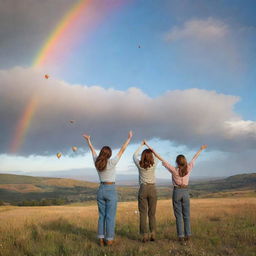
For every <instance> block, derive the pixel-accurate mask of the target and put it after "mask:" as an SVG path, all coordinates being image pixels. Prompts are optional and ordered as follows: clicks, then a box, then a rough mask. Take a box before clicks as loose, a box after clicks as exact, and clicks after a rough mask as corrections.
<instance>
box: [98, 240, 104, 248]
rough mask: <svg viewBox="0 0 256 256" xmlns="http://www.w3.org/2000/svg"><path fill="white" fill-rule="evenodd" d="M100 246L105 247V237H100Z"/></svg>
mask: <svg viewBox="0 0 256 256" xmlns="http://www.w3.org/2000/svg"><path fill="white" fill-rule="evenodd" d="M99 246H100V247H103V246H104V239H103V238H100V239H99Z"/></svg>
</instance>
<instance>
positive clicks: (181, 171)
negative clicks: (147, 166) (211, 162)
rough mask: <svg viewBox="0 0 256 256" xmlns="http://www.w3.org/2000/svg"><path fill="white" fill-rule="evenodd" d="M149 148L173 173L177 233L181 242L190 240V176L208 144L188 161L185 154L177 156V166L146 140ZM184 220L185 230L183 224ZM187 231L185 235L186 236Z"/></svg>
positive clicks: (173, 200)
mask: <svg viewBox="0 0 256 256" xmlns="http://www.w3.org/2000/svg"><path fill="white" fill-rule="evenodd" d="M145 144H146V145H147V146H148V148H149V149H151V150H152V152H153V154H154V155H155V156H156V157H157V158H158V159H159V160H160V161H162V164H163V166H164V167H165V168H166V169H167V170H168V171H169V172H170V173H171V174H172V183H173V194H172V203H173V210H174V215H175V218H176V229H177V235H178V239H179V241H180V242H183V241H189V239H190V236H191V228H190V200H189V190H188V183H189V176H190V173H191V171H192V169H193V167H194V165H195V160H196V159H197V158H198V156H199V155H200V153H201V152H202V151H203V150H204V149H206V148H207V145H203V146H201V147H200V149H199V150H198V152H197V153H196V154H195V155H194V157H193V158H192V160H191V161H190V162H189V163H187V160H186V158H185V156H184V155H178V156H177V157H176V167H174V166H172V165H170V164H169V163H168V162H167V161H165V160H164V159H163V158H162V157H161V156H160V155H159V154H158V153H156V152H155V151H154V150H153V149H152V148H151V147H150V146H149V145H148V144H147V142H145ZM182 219H183V222H184V232H183V224H182ZM184 233H185V237H184Z"/></svg>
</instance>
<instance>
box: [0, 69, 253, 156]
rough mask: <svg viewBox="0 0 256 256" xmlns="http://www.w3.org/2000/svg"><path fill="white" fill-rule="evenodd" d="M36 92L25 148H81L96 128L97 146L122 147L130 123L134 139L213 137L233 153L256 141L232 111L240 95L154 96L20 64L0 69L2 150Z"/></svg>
mask: <svg viewBox="0 0 256 256" xmlns="http://www.w3.org/2000/svg"><path fill="white" fill-rule="evenodd" d="M34 95H36V97H37V108H36V111H35V114H34V117H33V119H32V121H31V122H30V126H29V128H28V130H27V136H26V138H25V142H24V144H23V145H22V147H21V149H20V151H19V152H18V153H19V154H32V153H35V154H51V153H56V152H57V151H62V150H70V147H71V146H74V145H75V146H82V145H84V142H83V139H82V137H81V134H82V133H83V132H87V133H89V134H91V136H92V141H93V143H94V144H95V146H96V147H100V146H102V145H103V144H108V145H110V146H112V147H117V146H120V144H121V143H122V142H123V140H124V139H125V138H126V134H127V132H128V130H129V129H132V130H133V131H134V134H135V136H134V142H138V141H139V140H141V139H144V138H146V139H150V138H154V137H156V138H159V139H167V140H170V141H172V142H174V143H176V144H181V145H182V144H183V145H187V146H188V147H194V146H198V145H200V144H201V143H208V144H210V145H211V147H212V148H217V149H219V150H226V151H233V150H243V149H245V148H248V147H255V144H256V136H255V135H256V126H255V122H253V121H245V120H242V119H241V117H240V116H239V115H238V114H236V113H235V112H234V110H233V107H234V105H235V103H237V102H238V101H239V97H237V96H232V95H224V94H219V93H216V92H215V91H207V90H199V89H189V90H184V91H181V90H175V91H168V92H166V93H165V94H163V95H161V96H159V97H156V98H151V97H149V96H148V95H146V94H145V93H143V92H142V91H141V90H140V89H137V88H130V89H128V90H127V91H118V90H115V89H104V88H102V87H100V86H90V87H89V86H84V85H72V84H68V83H66V82H64V81H59V80H56V79H54V78H52V77H50V78H49V79H45V78H44V74H43V73H42V72H41V71H39V70H36V69H32V68H21V67H17V68H14V69H10V70H2V71H0V120H1V126H0V134H1V143H0V152H1V153H8V151H9V149H10V144H11V141H12V140H13V139H14V133H15V131H16V127H17V123H18V120H19V119H20V117H21V116H22V114H23V112H24V109H25V107H26V105H27V104H28V102H29V101H30V100H31V98H32V97H34ZM71 119H74V120H75V123H74V124H71V123H70V122H69V120H71Z"/></svg>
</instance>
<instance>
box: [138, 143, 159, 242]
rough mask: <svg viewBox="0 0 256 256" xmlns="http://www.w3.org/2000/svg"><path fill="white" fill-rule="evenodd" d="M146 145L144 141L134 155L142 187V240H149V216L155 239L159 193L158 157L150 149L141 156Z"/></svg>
mask: <svg viewBox="0 0 256 256" xmlns="http://www.w3.org/2000/svg"><path fill="white" fill-rule="evenodd" d="M144 145H145V142H144V141H143V142H142V143H141V145H140V146H139V148H138V149H137V150H136V151H135V153H134V155H133V161H134V163H135V165H136V166H137V167H138V170H139V183H140V189H139V194H138V206H139V212H140V234H141V235H142V242H144V243H145V242H146V241H147V240H148V231H147V217H148V222H149V229H150V241H155V235H156V217H155V214H156V204H157V193H156V187H155V182H156V181H155V180H156V178H155V169H156V166H157V163H158V159H157V158H156V157H155V156H154V155H153V153H152V151H151V150H150V149H145V150H144V151H143V152H142V154H141V158H140V159H139V157H138V155H139V152H140V151H141V149H142V147H143V146H144Z"/></svg>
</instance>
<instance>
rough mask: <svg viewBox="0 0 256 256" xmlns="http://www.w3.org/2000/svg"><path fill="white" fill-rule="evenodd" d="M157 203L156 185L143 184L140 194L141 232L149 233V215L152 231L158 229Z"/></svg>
mask: <svg viewBox="0 0 256 256" xmlns="http://www.w3.org/2000/svg"><path fill="white" fill-rule="evenodd" d="M156 203H157V194H156V187H155V185H146V184H141V185H140V190H139V195H138V204H139V212H140V233H141V234H146V233H147V217H148V222H149V229H150V232H155V231H156V217H155V214H156Z"/></svg>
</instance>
